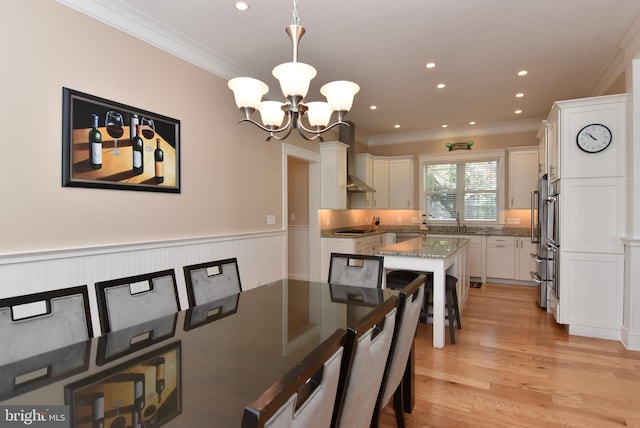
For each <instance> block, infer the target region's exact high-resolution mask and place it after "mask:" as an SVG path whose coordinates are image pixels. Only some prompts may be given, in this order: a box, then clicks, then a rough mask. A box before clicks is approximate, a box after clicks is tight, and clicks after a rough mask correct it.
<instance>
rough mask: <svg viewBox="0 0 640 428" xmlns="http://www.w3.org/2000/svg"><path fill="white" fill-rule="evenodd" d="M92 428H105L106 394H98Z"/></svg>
mask: <svg viewBox="0 0 640 428" xmlns="http://www.w3.org/2000/svg"><path fill="white" fill-rule="evenodd" d="M92 418H93V424H92V428H104V394H103V393H101V392H100V393H97V394H96V397H95V399H94V400H93V406H92Z"/></svg>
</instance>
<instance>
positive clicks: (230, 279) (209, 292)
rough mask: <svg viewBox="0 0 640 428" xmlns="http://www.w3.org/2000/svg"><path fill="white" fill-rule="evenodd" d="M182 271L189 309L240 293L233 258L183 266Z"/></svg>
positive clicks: (238, 273) (238, 277)
mask: <svg viewBox="0 0 640 428" xmlns="http://www.w3.org/2000/svg"><path fill="white" fill-rule="evenodd" d="M183 269H184V279H185V282H186V284H187V299H188V301H189V307H190V308H191V307H194V306H197V305H201V304H203V303H207V302H212V301H214V300H218V299H221V298H223V297H227V296H231V295H233V294H236V293H240V292H241V291H242V283H241V282H240V272H239V270H238V260H237V259H236V258H235V257H234V258H230V259H224V260H216V261H212V262H205V263H199V264H195V265H190V266H184V268H183Z"/></svg>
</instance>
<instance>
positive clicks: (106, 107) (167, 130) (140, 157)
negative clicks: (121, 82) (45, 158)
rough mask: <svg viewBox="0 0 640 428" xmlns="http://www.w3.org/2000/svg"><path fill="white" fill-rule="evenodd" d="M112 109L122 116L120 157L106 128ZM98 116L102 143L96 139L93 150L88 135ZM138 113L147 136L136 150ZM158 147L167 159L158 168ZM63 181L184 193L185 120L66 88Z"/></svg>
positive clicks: (69, 183)
mask: <svg viewBox="0 0 640 428" xmlns="http://www.w3.org/2000/svg"><path fill="white" fill-rule="evenodd" d="M108 111H114V112H116V113H120V116H121V117H122V119H123V123H122V126H121V127H120V129H119V130H120V131H121V132H122V136H121V137H119V138H118V139H117V143H118V144H117V147H118V150H119V151H120V154H119V155H117V156H116V155H114V154H113V153H112V151H113V149H114V148H115V147H114V146H115V144H114V138H113V137H111V136H110V135H109V133H108V132H107V130H106V115H107V112H108ZM94 115H95V116H97V121H98V127H97V131H98V132H99V134H100V136H101V138H100V139H101V143H100V144H98V143H95V144H94V145H93V147H95V148H96V150H95V151H93V152H92V150H91V147H92V144H91V143H90V142H89V139H90V134H93V135H95V130H94ZM135 118H137V120H138V124H140V126H141V127H140V128H139V129H140V131H141V134H140V135H141V139H142V150H136V151H134V150H133V148H132V141H133V137H134V136H135V129H134V130H133V134H132V128H133V127H134V126H135V124H136V122H135V120H136V119H135ZM143 118H145V119H151V120H152V121H153V122H152V123H153V130H152V128H151V126H150V125H148V124H142V123H141V122H142V119H143ZM92 130H93V132H92ZM150 131H153V132H150ZM138 143H139V141H138ZM139 146H140V145H138V147H139ZM158 146H159V148H160V150H161V151H162V157H163V161H162V162H158V167H159V169H158V170H157V169H156V161H155V156H156V149H157V148H158ZM93 153H95V155H94V156H93V157H92V154H93ZM134 153H135V154H134ZM94 161H95V162H94ZM134 162H136V166H137V167H136V168H134ZM160 176H162V180H161V179H160ZM62 185H63V186H64V187H91V188H101V189H118V190H139V191H150V192H169V193H180V121H179V120H177V119H173V118H170V117H168V116H163V115H161V114H158V113H153V112H150V111H148V110H143V109H140V108H136V107H132V106H128V105H126V104H122V103H119V102H115V101H111V100H107V99H105V98H100V97H97V96H94V95H90V94H86V93H83V92H79V91H76V90H73V89H70V88H64V87H63V88H62Z"/></svg>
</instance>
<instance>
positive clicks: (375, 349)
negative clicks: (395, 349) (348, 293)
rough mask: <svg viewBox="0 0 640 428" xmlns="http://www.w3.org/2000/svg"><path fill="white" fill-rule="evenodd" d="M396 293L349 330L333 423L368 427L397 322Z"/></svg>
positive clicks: (349, 426) (349, 427) (350, 427)
mask: <svg viewBox="0 0 640 428" xmlns="http://www.w3.org/2000/svg"><path fill="white" fill-rule="evenodd" d="M397 305H398V298H397V297H395V296H392V297H391V298H389V299H387V300H386V301H385V302H384V303H383V304H382V305H380V306H379V307H378V308H377V309H375V310H374V311H372V312H371V313H369V314H368V315H367V316H366V317H364V318H363V319H362V320H360V321H359V322H358V325H356V326H353V327H350V328H349V329H348V330H347V342H346V345H345V355H344V357H343V364H342V370H341V371H342V373H341V374H340V386H339V387H338V399H337V400H336V407H335V408H334V415H333V422H332V426H336V427H344V428H352V427H363V428H368V427H369V424H370V423H371V418H372V416H373V411H374V408H375V405H376V399H377V398H378V394H377V393H376V392H377V391H379V390H380V386H381V384H382V377H383V375H384V369H385V366H386V363H387V359H388V356H389V350H390V349H391V341H392V339H393V336H394V330H395V324H396V311H397Z"/></svg>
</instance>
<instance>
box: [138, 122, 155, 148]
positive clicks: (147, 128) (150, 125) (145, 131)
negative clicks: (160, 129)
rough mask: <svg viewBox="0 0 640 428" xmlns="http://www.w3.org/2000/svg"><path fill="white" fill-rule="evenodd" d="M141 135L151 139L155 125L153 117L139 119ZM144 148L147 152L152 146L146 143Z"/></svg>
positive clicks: (148, 139)
mask: <svg viewBox="0 0 640 428" xmlns="http://www.w3.org/2000/svg"><path fill="white" fill-rule="evenodd" d="M140 125H142V126H141V129H142V136H143V137H144V138H145V139H146V140H147V142H149V141H153V137H154V136H155V135H156V125H155V123H154V122H153V119H149V118H148V117H143V118H142V120H141V121H140ZM144 149H145V150H146V151H148V152H150V151H153V146H150V145H146V146H144Z"/></svg>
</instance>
